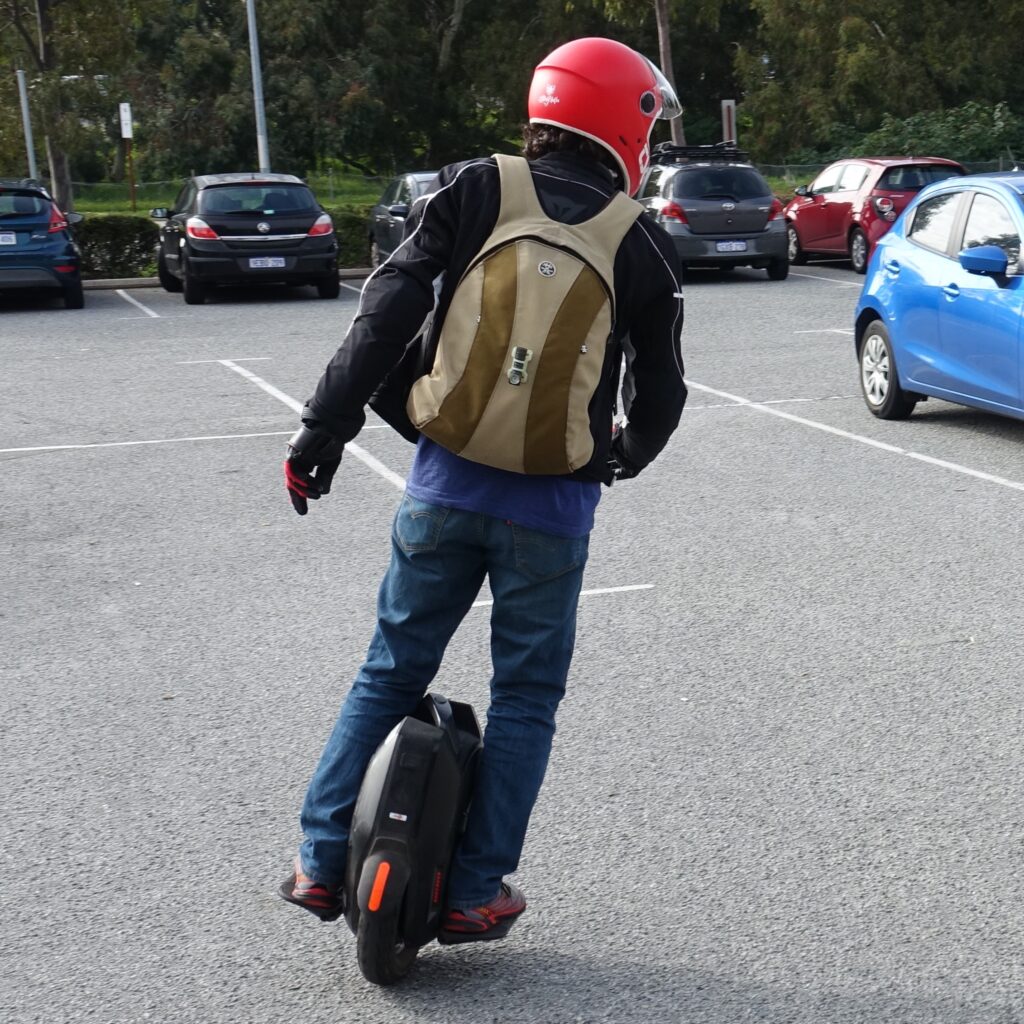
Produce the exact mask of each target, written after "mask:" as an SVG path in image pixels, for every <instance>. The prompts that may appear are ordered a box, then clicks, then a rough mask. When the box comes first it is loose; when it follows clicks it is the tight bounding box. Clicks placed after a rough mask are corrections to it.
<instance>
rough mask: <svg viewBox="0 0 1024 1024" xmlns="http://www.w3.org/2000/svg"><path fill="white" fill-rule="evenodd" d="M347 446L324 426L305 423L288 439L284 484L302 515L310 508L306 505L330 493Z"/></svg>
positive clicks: (294, 506)
mask: <svg viewBox="0 0 1024 1024" xmlns="http://www.w3.org/2000/svg"><path fill="white" fill-rule="evenodd" d="M344 450H345V446H344V445H343V444H342V443H341V442H340V441H339V440H337V439H336V438H335V437H334V435H333V434H329V433H328V432H327V431H326V430H324V429H323V427H315V426H312V427H311V426H308V425H307V424H305V423H304V424H303V425H302V426H301V427H299V429H298V430H297V431H295V433H294V434H293V435H292V437H291V439H290V440H289V441H288V454H287V455H286V456H285V460H284V485H285V487H287V488H288V497H289V498H291V499H292V506H293V508H294V509H295V511H296V512H298V513H299V515H300V516H304V515H305V514H306V513H307V512H308V511H309V506H308V505H307V504H306V501H307V499H308V500H309V501H317V500H318V499H319V498H320V495H321V494H329V493H330V490H331V480H333V479H334V474H335V473H336V472H337V471H338V467H339V466H340V465H341V453H342V452H343V451H344Z"/></svg>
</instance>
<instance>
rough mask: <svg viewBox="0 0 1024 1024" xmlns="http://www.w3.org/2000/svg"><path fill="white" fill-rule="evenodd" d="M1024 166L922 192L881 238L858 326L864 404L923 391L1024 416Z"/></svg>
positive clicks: (901, 412) (891, 415)
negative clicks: (1023, 353) (1023, 258)
mask: <svg viewBox="0 0 1024 1024" xmlns="http://www.w3.org/2000/svg"><path fill="white" fill-rule="evenodd" d="M1022 236H1024V172H1017V171H1010V172H1006V173H999V174H974V175H968V176H967V177H962V178H950V179H947V180H946V181H943V182H939V183H937V184H935V185H932V186H930V187H928V188H926V189H924V190H922V191H921V192H920V193H919V194H918V196H917V198H916V199H915V200H914V201H913V203H911V204H910V205H909V206H908V207H907V208H906V210H904V212H903V214H902V215H901V216H900V218H899V220H898V221H897V222H896V223H895V224H894V225H893V228H892V230H890V231H889V232H888V233H887V234H885V235H884V236H883V237H882V238H881V239H880V240H879V242H878V245H877V247H876V248H875V251H874V253H873V255H872V257H871V262H870V264H869V266H868V270H867V276H866V278H865V281H864V289H863V291H862V292H861V296H860V301H859V302H858V304H857V312H856V319H855V324H854V337H855V340H856V351H857V360H858V363H859V366H860V383H861V389H862V391H863V393H864V400H865V402H866V403H867V406H868V409H870V410H871V412H872V413H874V414H875V415H876V416H879V417H881V418H882V419H890V420H892V419H905V418H906V417H907V416H909V415H910V414H911V412H913V409H914V406H915V405H916V404H917V403H918V402H920V401H924V400H925V399H926V398H928V397H929V396H932V397H935V398H942V399H944V400H946V401H947V402H956V403H958V404H961V405H970V406H975V407H977V408H979V409H987V410H989V411H990V412H996V413H1002V414H1004V415H1006V416H1014V417H1017V418H1020V419H1024V389H1022V380H1021V373H1022V362H1021V358H1020V347H1021V344H1022V342H1024V330H1022V324H1024V266H1022V265H1021V237H1022Z"/></svg>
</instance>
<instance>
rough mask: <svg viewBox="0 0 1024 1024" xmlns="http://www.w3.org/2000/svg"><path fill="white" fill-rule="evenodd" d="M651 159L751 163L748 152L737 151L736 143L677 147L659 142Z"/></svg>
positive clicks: (678, 162) (675, 161) (677, 161)
mask: <svg viewBox="0 0 1024 1024" xmlns="http://www.w3.org/2000/svg"><path fill="white" fill-rule="evenodd" d="M651 159H652V161H656V162H658V163H669V162H673V163H677V164H685V163H705V162H709V161H715V160H717V161H721V162H733V163H735V162H737V161H742V162H749V161H750V154H749V153H748V152H746V150H742V149H737V148H736V143H735V141H731V140H730V141H726V142H716V143H715V144H714V145H712V146H676V145H673V144H672V143H671V142H659V143H658V145H657V146H655V147H654V149H653V150H651Z"/></svg>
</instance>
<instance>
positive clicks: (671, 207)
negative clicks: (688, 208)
mask: <svg viewBox="0 0 1024 1024" xmlns="http://www.w3.org/2000/svg"><path fill="white" fill-rule="evenodd" d="M658 213H659V215H660V216H662V217H668V218H671V219H672V220H677V221H679V223H680V224H689V223H690V222H689V221H688V220H687V219H686V214H685V213H684V212H683V208H682V207H681V206H680V205H679V204H678V203H666V204H665V205H664V206H663V207H662V208H661V209H660V210H659V211H658Z"/></svg>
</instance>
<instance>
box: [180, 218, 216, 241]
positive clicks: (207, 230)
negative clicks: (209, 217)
mask: <svg viewBox="0 0 1024 1024" xmlns="http://www.w3.org/2000/svg"><path fill="white" fill-rule="evenodd" d="M185 231H186V232H188V237H189V238H220V235H218V234H217V232H216V231H214V230H213V228H211V227H210V225H209V224H207V223H206V221H205V220H203V218H202V217H189V219H188V220H187V221H185Z"/></svg>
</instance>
